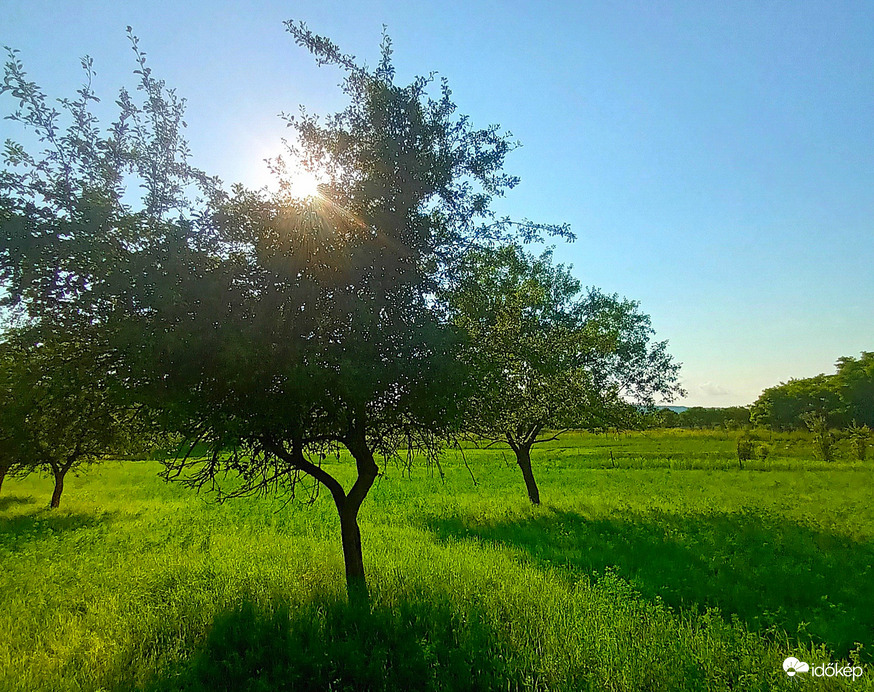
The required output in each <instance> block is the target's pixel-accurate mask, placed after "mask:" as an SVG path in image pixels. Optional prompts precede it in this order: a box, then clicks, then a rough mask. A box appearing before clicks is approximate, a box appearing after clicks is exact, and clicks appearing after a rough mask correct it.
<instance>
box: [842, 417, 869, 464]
mask: <svg viewBox="0 0 874 692" xmlns="http://www.w3.org/2000/svg"><path fill="white" fill-rule="evenodd" d="M870 435H871V429H870V428H869V427H868V426H867V425H859V424H858V423H856V421H853V424H852V425H851V426H850V427H849V428H847V436H848V437H849V438H850V447H851V448H852V450H853V458H854V459H856V460H858V461H865V458H866V457H867V456H868V441H869V438H870Z"/></svg>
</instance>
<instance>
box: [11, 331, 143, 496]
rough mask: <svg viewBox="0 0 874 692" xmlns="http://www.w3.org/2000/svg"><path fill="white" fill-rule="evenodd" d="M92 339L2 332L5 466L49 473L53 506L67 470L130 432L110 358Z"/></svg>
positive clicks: (118, 447) (123, 443) (126, 439)
mask: <svg viewBox="0 0 874 692" xmlns="http://www.w3.org/2000/svg"><path fill="white" fill-rule="evenodd" d="M44 333H45V332H44ZM97 344H98V342H97V341H95V340H90V339H89V340H80V339H75V338H67V339H65V340H53V339H52V337H51V336H46V337H41V336H40V335H39V332H37V330H35V329H30V330H21V331H13V332H10V333H7V334H6V338H5V340H4V341H3V342H2V343H0V363H2V376H0V380H2V393H0V424H2V428H3V443H4V451H3V460H2V461H3V466H4V467H5V471H7V472H8V471H13V472H16V471H17V472H19V473H29V472H32V471H37V470H40V471H44V472H46V473H49V474H51V476H52V478H53V480H54V490H53V492H52V498H51V501H50V504H49V506H50V507H52V508H55V507H59V506H60V502H61V495H62V493H63V491H64V480H65V478H66V476H67V474H68V473H69V472H70V471H71V470H73V469H76V468H79V467H81V466H83V465H86V464H90V463H93V462H95V461H97V460H98V459H100V458H102V457H104V456H105V455H106V454H108V453H111V452H120V451H122V450H124V449H125V448H126V447H127V446H128V445H129V443H130V442H131V440H132V439H133V437H134V432H133V431H134V428H135V426H134V421H135V416H134V414H133V411H132V410H131V409H130V408H125V407H122V406H119V405H118V404H117V403H116V402H115V400H114V397H113V396H112V393H111V391H110V388H109V383H108V377H109V374H110V371H111V364H110V361H109V359H108V357H107V355H106V354H105V353H101V351H100V349H99V347H98V346H97ZM4 475H5V472H4Z"/></svg>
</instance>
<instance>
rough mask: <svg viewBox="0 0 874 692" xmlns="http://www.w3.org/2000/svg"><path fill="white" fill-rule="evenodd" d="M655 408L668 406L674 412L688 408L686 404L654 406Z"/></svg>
mask: <svg viewBox="0 0 874 692" xmlns="http://www.w3.org/2000/svg"><path fill="white" fill-rule="evenodd" d="M656 408H669V409H671V411H673V412H674V413H682V412H683V411H687V410H688V409H689V407H688V406H656Z"/></svg>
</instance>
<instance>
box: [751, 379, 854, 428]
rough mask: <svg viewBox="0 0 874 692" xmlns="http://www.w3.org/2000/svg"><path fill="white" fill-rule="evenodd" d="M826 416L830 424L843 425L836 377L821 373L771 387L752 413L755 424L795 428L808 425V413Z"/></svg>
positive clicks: (754, 406) (763, 393)
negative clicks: (806, 421)
mask: <svg viewBox="0 0 874 692" xmlns="http://www.w3.org/2000/svg"><path fill="white" fill-rule="evenodd" d="M809 415H814V416H821V417H824V418H825V420H826V422H827V423H828V424H829V425H839V424H840V422H841V420H842V418H843V412H842V400H841V395H840V390H839V387H838V384H837V382H836V381H835V379H834V377H832V376H829V375H817V376H816V377H809V378H807V379H802V380H795V379H793V380H789V381H788V382H784V383H782V384H780V385H778V386H776V387H769V388H768V389H766V390H765V391H763V392H762V393H761V395H760V396H759V398H758V399H757V400H756V402H755V403H754V404H753V406H752V409H751V413H750V417H751V419H752V422H753V423H754V424H755V425H759V426H768V427H770V428H772V429H774V430H795V429H799V428H801V427H803V426H804V425H806V423H805V421H804V418H805V416H809Z"/></svg>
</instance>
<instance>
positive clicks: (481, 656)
mask: <svg viewBox="0 0 874 692" xmlns="http://www.w3.org/2000/svg"><path fill="white" fill-rule="evenodd" d="M497 640H498V637H497V636H496V634H495V632H494V631H492V630H491V629H489V627H488V626H486V624H485V623H484V621H483V619H482V617H480V616H479V615H478V614H477V613H476V612H475V611H470V612H465V613H464V615H463V616H459V615H458V613H457V611H456V610H453V609H452V608H451V607H450V604H449V603H448V602H446V603H440V602H435V601H433V600H431V601H428V602H410V601H405V602H401V603H399V604H395V605H394V606H392V608H391V609H389V608H386V607H384V606H375V607H374V608H373V610H372V611H367V610H362V609H360V608H357V609H356V608H353V607H351V606H349V605H348V604H347V603H345V602H341V601H336V600H325V599H322V600H316V601H313V602H310V603H306V604H304V605H299V606H297V607H289V606H288V605H286V604H284V603H281V602H280V603H276V602H274V603H272V604H269V605H266V606H265V605H257V604H255V603H253V602H252V601H244V602H243V603H242V604H241V605H239V606H238V607H236V608H234V609H233V610H231V611H229V612H225V613H223V614H221V615H219V616H218V617H217V618H216V619H215V620H214V622H213V623H212V626H211V628H210V630H209V632H208V634H207V636H206V637H205V639H204V640H203V641H202V642H201V643H200V644H199V645H195V647H194V651H193V653H192V654H191V656H190V657H188V658H187V661H186V662H185V663H181V664H178V665H176V666H175V667H172V668H171V669H169V670H165V671H164V673H163V675H161V676H160V677H159V678H158V679H156V680H153V681H152V682H151V683H150V684H148V685H147V686H146V688H145V689H147V690H149V691H150V692H170V691H174V692H175V691H176V690H188V691H192V692H193V691H195V690H233V691H234V692H246V691H253V692H254V691H256V690H257V691H261V690H263V691H265V692H266V691H268V690H271V691H272V690H295V691H304V690H318V691H319V692H322V691H323V690H437V689H439V690H472V689H476V690H491V689H501V690H516V689H519V690H522V689H535V688H536V685H532V682H533V681H532V680H531V679H530V678H528V679H519V678H520V674H519V671H518V669H516V668H513V667H511V664H510V663H509V662H508V660H509V659H510V658H511V657H509V656H507V655H506V654H505V652H502V651H501V650H500V649H499V647H498V645H497V644H496V642H497ZM137 655H139V654H137ZM518 665H519V663H518V661H516V662H515V666H517V667H518ZM116 689H117V690H122V689H130V686H129V682H121V683H119V685H118V686H117V687H116Z"/></svg>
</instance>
